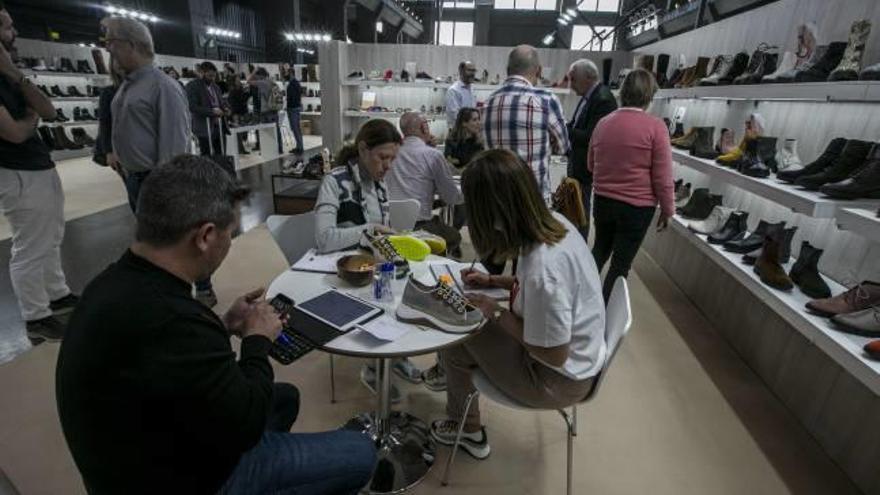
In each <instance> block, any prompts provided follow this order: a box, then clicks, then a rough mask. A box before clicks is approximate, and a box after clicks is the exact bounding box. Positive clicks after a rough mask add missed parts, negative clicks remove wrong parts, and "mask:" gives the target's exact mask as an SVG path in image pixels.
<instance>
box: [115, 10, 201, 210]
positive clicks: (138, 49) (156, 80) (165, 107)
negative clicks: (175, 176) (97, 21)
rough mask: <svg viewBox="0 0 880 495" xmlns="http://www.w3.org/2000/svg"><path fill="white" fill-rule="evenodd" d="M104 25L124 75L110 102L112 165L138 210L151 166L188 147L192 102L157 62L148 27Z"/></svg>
mask: <svg viewBox="0 0 880 495" xmlns="http://www.w3.org/2000/svg"><path fill="white" fill-rule="evenodd" d="M101 25H102V27H103V29H104V39H105V42H106V45H107V51H109V52H110V55H111V56H112V57H113V59H114V61H115V62H116V63H117V64H118V65H119V67H120V68H121V69H122V71H123V72H124V73H125V80H124V82H123V83H122V85H121V86H120V87H119V90H118V91H117V92H116V96H115V97H114V98H113V104H112V115H113V136H112V142H113V151H114V154H115V156H114V157H113V159H112V162H111V165H112V166H113V167H114V168H116V169H119V168H120V167H121V170H122V173H123V176H124V177H125V187H126V189H127V190H128V200H129V205H130V206H131V209H132V211H134V210H135V208H136V207H137V198H138V193H139V192H140V185H141V183H142V182H143V181H144V179H145V178H146V177H147V174H149V172H150V170H152V169H154V168H156V167H157V166H159V165H161V164H163V163H166V162H169V161H171V159H172V158H173V157H175V156H177V155H179V154H181V153H187V152H188V151H189V150H190V115H189V108H188V107H189V105H188V102H187V99H186V94H185V93H184V91H183V88H182V87H181V86H180V84H178V83H177V81H175V80H174V79H172V78H170V77H169V76H168V75H166V74H165V73H164V72H162V71H161V70H160V69H158V68H157V67H154V66H153V58H154V53H153V38H152V36H151V35H150V31H149V30H148V29H147V27H146V26H145V25H143V24H142V23H140V22H138V21H135V20H133V19H125V18H122V17H109V18H106V19H104V20H103V21H101ZM108 161H111V160H110V159H109V157H108Z"/></svg>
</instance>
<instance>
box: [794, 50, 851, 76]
mask: <svg viewBox="0 0 880 495" xmlns="http://www.w3.org/2000/svg"><path fill="white" fill-rule="evenodd" d="M816 51H817V52H818V49H817V50H816ZM845 51H846V42H844V41H835V42H832V43H831V44H829V45H828V47H827V48H826V50H825V52H824V53H823V54H822V57H821V58H819V59H817V60H816V61H815V63H812V64H807V65H805V66H804V67H803V68H802V69H801V70H799V71H797V73H796V74H795V76H794V80H795V82H824V81H827V80H828V76H829V75H830V74H831V71H833V70H834V69H835V68H836V67H837V66H838V65H839V64H840V61H841V60H843V53H844V52H845Z"/></svg>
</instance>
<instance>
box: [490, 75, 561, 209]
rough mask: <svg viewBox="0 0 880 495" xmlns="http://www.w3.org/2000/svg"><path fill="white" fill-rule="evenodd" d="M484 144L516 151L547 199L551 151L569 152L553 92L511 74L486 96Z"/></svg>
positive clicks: (492, 147) (558, 106)
mask: <svg viewBox="0 0 880 495" xmlns="http://www.w3.org/2000/svg"><path fill="white" fill-rule="evenodd" d="M483 128H484V130H485V132H486V147H487V148H489V149H506V150H510V151H513V152H514V153H516V154H518V155H519V156H520V157H521V158H522V159H523V160H524V161H525V162H526V163H527V164H528V165H529V167H530V168H531V169H532V172H534V174H535V179H536V180H537V182H538V189H539V190H540V191H541V194H542V195H543V196H544V199H545V200H546V201H547V202H548V204H549V202H550V155H551V152H552V153H555V154H557V155H565V154H567V153H568V149H569V142H568V130H567V129H566V127H565V117H564V116H563V114H562V105H561V104H560V103H559V99H557V98H556V95H554V94H553V93H551V92H549V91H547V90H544V89H539V88H536V87H534V86H532V84H531V83H530V82H529V81H528V80H526V79H525V78H524V77H522V76H510V77H508V78H507V80H506V81H504V85H502V87H501V88H500V89H498V90H497V91H495V92H494V93H492V96H490V97H489V100H488V101H487V102H486V108H485V110H484V112H483Z"/></svg>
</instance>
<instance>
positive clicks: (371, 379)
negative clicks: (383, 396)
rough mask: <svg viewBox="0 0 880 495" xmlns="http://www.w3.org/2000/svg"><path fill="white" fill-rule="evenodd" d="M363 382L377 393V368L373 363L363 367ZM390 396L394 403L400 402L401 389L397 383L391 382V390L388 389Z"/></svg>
mask: <svg viewBox="0 0 880 495" xmlns="http://www.w3.org/2000/svg"><path fill="white" fill-rule="evenodd" d="M361 383H363V384H364V386H365V387H367V389H369V390H370V392H373V395H375V394H376V369H375V368H374V367H373V366H372V365H369V364H365V365H364V366H363V367H362V368H361ZM388 396H389V398H390V399H391V403H392V404H399V403H400V400H401V395H400V389H398V388H397V385H395V384H394V383H392V384H391V390H389V391H388Z"/></svg>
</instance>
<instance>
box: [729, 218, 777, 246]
mask: <svg viewBox="0 0 880 495" xmlns="http://www.w3.org/2000/svg"><path fill="white" fill-rule="evenodd" d="M784 228H785V222H779V223H769V222H766V221H764V220H761V221H760V222H758V228H756V229H755V230H754V232H752V233H751V234H749V235H748V236H746V237H745V238H744V239H741V240H738V241H728V242H725V243H724V250H725V251H730V252H732V253H737V254H746V253H751V252H752V251H754V250H756V249H758V248H760V247H761V246H763V245H764V238H765V237H766V236H768V235H771V234H773V233H775V232H777V231H779V232H781V231H782V230H783V229H784Z"/></svg>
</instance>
